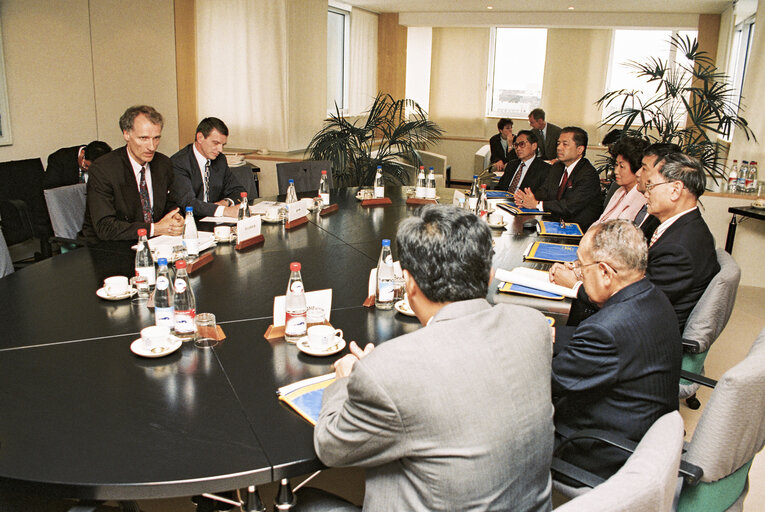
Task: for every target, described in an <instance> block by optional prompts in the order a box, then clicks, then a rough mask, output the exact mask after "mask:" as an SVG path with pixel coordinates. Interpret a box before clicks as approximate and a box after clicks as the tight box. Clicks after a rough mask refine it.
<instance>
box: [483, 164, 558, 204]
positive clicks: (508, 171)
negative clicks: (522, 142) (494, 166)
mask: <svg viewBox="0 0 765 512" xmlns="http://www.w3.org/2000/svg"><path fill="white" fill-rule="evenodd" d="M519 165H521V160H520V159H519V158H516V159H515V160H511V161H509V162H508V163H507V166H506V167H505V174H503V175H502V179H501V180H499V184H498V185H497V187H496V190H507V187H509V186H510V183H512V181H513V177H514V176H515V173H516V172H518V166H519ZM551 168H552V166H551V165H550V164H548V163H547V162H545V161H544V160H542V159H541V158H534V160H532V161H531V167H529V170H528V171H526V176H524V177H523V180H522V181H521V183H520V184H519V186H518V188H520V189H525V188H527V187H528V188H531V191H532V192H533V193H534V195H535V196H536V195H537V193H539V190H540V189H541V188H542V185H544V183H545V180H546V179H547V174H548V173H549V172H550V169H551Z"/></svg>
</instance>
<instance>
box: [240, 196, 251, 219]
mask: <svg viewBox="0 0 765 512" xmlns="http://www.w3.org/2000/svg"><path fill="white" fill-rule="evenodd" d="M250 215H251V214H250V202H249V201H248V200H247V192H239V211H238V212H237V220H244V219H246V218H247V217H249V216H250Z"/></svg>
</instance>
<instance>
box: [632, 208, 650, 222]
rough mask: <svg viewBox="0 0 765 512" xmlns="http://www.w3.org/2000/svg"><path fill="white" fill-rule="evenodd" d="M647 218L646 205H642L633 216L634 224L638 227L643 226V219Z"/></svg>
mask: <svg viewBox="0 0 765 512" xmlns="http://www.w3.org/2000/svg"><path fill="white" fill-rule="evenodd" d="M646 217H648V205H645V204H644V205H643V207H642V208H641V209H640V211H639V212H637V215H635V221H634V222H635V224H636V225H637V226H638V227H640V226H642V225H643V221H645V218H646Z"/></svg>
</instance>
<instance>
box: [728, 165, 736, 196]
mask: <svg viewBox="0 0 765 512" xmlns="http://www.w3.org/2000/svg"><path fill="white" fill-rule="evenodd" d="M737 184H738V160H733V167H731V168H730V173H729V174H728V190H730V191H731V192H735V191H736V185H737Z"/></svg>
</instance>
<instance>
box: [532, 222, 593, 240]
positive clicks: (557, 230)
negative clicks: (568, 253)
mask: <svg viewBox="0 0 765 512" xmlns="http://www.w3.org/2000/svg"><path fill="white" fill-rule="evenodd" d="M537 232H538V233H539V234H540V235H542V236H570V237H576V238H579V237H581V236H582V235H583V234H584V233H582V228H580V227H579V224H577V223H576V222H567V223H566V225H565V226H564V227H561V225H560V222H552V221H549V220H546V221H542V222H540V223H539V224H537Z"/></svg>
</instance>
